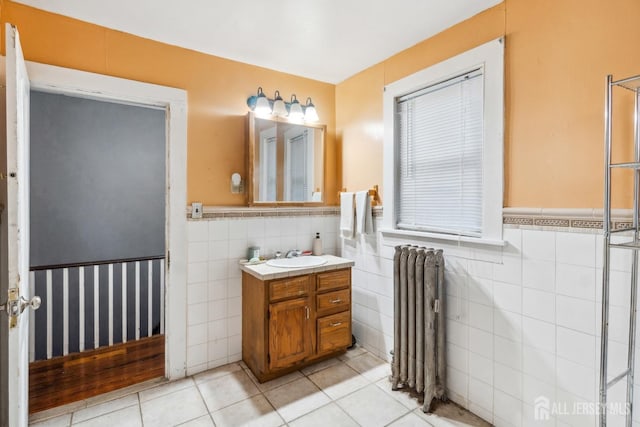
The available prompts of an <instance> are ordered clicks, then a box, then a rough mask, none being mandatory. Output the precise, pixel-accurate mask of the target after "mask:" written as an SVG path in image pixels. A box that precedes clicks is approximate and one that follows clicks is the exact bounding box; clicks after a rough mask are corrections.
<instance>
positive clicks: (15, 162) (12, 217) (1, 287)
mask: <svg viewBox="0 0 640 427" xmlns="http://www.w3.org/2000/svg"><path fill="white" fill-rule="evenodd" d="M6 55H7V57H6V101H7V102H6V110H7V111H6V113H7V114H6V120H7V123H6V125H7V126H6V127H7V138H6V147H3V148H0V152H2V155H3V156H4V154H5V153H6V169H5V167H4V164H0V171H2V174H3V177H2V178H3V179H2V181H0V182H2V184H0V188H1V191H0V193H1V194H2V200H0V203H2V205H3V206H4V209H3V213H2V228H1V231H2V236H1V239H2V246H1V247H0V248H1V249H2V254H1V255H2V257H1V258H2V259H1V260H0V267H1V268H2V271H1V276H0V282H1V283H0V303H2V304H3V310H2V313H0V316H2V318H3V319H2V322H0V326H1V330H0V338H1V340H0V347H3V348H4V349H5V352H4V353H3V354H0V356H1V357H2V360H1V363H2V376H3V378H2V389H1V390H0V392H1V393H0V394H2V397H1V399H2V401H1V402H0V403H1V405H0V406H2V407H3V408H4V409H3V410H2V414H0V415H1V416H2V418H1V419H0V425H3V426H4V425H9V426H12V427H13V426H26V425H27V424H28V416H29V410H28V406H29V399H28V382H29V315H28V312H25V313H24V314H23V315H20V314H21V313H22V311H23V310H24V309H25V308H28V307H29V299H28V297H27V294H28V293H29V76H28V75H27V70H26V66H25V63H24V57H23V56H22V49H21V48H20V39H19V37H18V30H17V29H16V28H15V27H13V26H12V25H10V24H7V26H6ZM5 183H6V188H5V185H4V184H5ZM7 288H8V289H7ZM33 305H34V308H37V307H35V306H38V305H39V299H38V298H37V297H36V298H34V299H33Z"/></svg>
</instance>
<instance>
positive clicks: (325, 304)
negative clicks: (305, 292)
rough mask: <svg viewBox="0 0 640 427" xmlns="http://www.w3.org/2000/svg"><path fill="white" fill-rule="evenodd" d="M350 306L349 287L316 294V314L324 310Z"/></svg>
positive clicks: (339, 309)
mask: <svg viewBox="0 0 640 427" xmlns="http://www.w3.org/2000/svg"><path fill="white" fill-rule="evenodd" d="M350 307H351V292H350V289H348V288H347V289H341V290H339V291H333V292H327V293H325V294H318V296H316V309H317V310H318V315H322V314H324V313H326V312H334V311H343V310H348V309H349V308H350Z"/></svg>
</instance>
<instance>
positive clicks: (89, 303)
mask: <svg viewBox="0 0 640 427" xmlns="http://www.w3.org/2000/svg"><path fill="white" fill-rule="evenodd" d="M30 98H31V99H30V106H31V108H30V113H31V114H30V123H31V131H30V168H29V170H30V180H29V182H30V207H31V208H30V240H31V241H30V266H29V267H30V276H31V277H30V278H31V280H30V283H31V289H32V292H31V294H34V295H39V296H40V297H41V299H42V306H41V308H40V309H39V310H37V311H33V312H32V319H31V320H32V321H31V322H30V323H31V325H32V328H31V332H32V334H31V351H30V362H31V365H30V383H29V384H30V405H29V406H30V411H31V412H36V411H39V410H42V409H48V408H50V407H53V406H59V405H61V404H65V403H69V402H71V401H77V400H82V399H85V398H88V397H93V396H95V395H97V394H102V393H104V392H108V391H112V390H114V389H117V388H123V387H126V386H129V385H132V384H134V383H137V382H141V381H145V380H149V379H153V378H156V377H158V376H160V377H163V376H164V318H163V311H164V310H163V307H164V304H163V296H164V271H165V270H166V265H165V263H166V257H165V253H166V250H165V198H166V194H165V188H166V186H165V184H164V180H165V176H166V165H165V161H166V158H165V152H166V135H165V130H166V129H165V122H166V111H165V109H164V108H157V107H148V106H142V105H131V104H122V103H118V102H112V101H103V100H95V99H88V98H80V97H77V96H69V95H66V94H57V93H49V92H41V91H33V90H32V91H31V96H30ZM98 354H99V357H98V356H97V355H98ZM54 391H55V392H54Z"/></svg>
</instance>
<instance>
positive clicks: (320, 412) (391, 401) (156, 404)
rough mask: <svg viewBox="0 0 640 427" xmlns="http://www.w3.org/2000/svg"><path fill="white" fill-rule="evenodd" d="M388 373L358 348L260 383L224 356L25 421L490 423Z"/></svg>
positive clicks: (440, 426) (453, 426) (298, 426)
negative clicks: (434, 404) (412, 392)
mask: <svg viewBox="0 0 640 427" xmlns="http://www.w3.org/2000/svg"><path fill="white" fill-rule="evenodd" d="M388 376H389V364H388V363H386V362H384V361H382V360H380V359H378V358H376V357H375V356H373V355H371V354H370V353H368V352H367V351H365V350H364V349H362V348H356V349H353V350H350V351H348V352H347V353H346V354H344V355H342V356H340V357H338V358H334V359H330V360H327V361H324V362H320V363H317V364H315V365H313V366H309V367H307V368H304V369H302V370H300V371H296V372H293V373H291V374H289V375H286V376H284V377H280V378H277V379H275V380H273V381H269V382H266V383H263V384H260V383H259V382H258V381H257V380H256V378H255V377H254V376H253V374H252V373H251V371H249V370H248V369H247V367H246V365H244V363H242V362H239V363H231V364H229V365H225V366H222V367H219V368H216V369H212V370H210V371H206V372H203V373H200V374H197V375H195V376H193V377H189V378H185V379H183V380H179V381H175V382H171V383H167V382H164V383H161V384H152V385H150V386H148V387H147V388H144V389H142V390H139V391H132V392H129V394H126V391H125V392H121V393H120V395H119V397H114V395H113V394H112V395H109V396H105V397H102V398H101V399H93V400H91V401H90V402H89V403H87V404H86V405H84V406H85V407H81V406H78V405H75V406H74V407H73V408H72V409H68V408H67V409H68V412H67V413H62V414H61V415H56V416H53V417H51V414H52V412H51V411H49V412H48V413H40V414H35V415H34V416H32V423H31V425H32V426H55V427H57V426H72V425H73V426H116V425H117V426H118V427H125V426H146V427H151V426H152V427H156V426H158V427H160V426H192V427H196V426H216V427H223V426H261V427H271V426H273V427H278V426H285V425H286V426H292V427H307V426H332V427H334V426H335V427H338V426H345V427H351V426H353V427H357V426H366V427H375V426H393V427H400V426H414V427H420V426H424V427H429V426H434V427H462V426H489V424H488V423H486V422H484V421H482V420H481V419H480V418H478V417H476V416H475V415H473V414H471V413H469V412H467V411H465V410H463V409H461V408H459V407H458V406H456V405H454V404H444V405H440V407H439V408H438V409H437V410H436V413H435V414H429V415H427V414H424V413H423V412H422V410H421V408H420V405H419V403H418V402H417V400H416V399H415V398H412V397H410V396H409V395H408V394H407V393H403V392H398V391H396V392H393V391H391V386H390V383H389V381H388ZM100 400H102V401H101V402H100ZM98 402H99V403H98ZM61 410H62V411H64V410H65V408H62V409H58V411H57V413H58V414H60V413H61ZM54 413H55V412H54ZM46 417H50V418H46Z"/></svg>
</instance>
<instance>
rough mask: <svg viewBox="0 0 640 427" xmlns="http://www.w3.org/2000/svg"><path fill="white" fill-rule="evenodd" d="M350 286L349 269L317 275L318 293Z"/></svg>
mask: <svg viewBox="0 0 640 427" xmlns="http://www.w3.org/2000/svg"><path fill="white" fill-rule="evenodd" d="M350 284H351V269H350V268H347V269H346V270H337V271H327V272H324V273H318V287H317V290H318V292H322V291H328V290H331V289H339V288H346V287H348V286H349V285H350Z"/></svg>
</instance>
